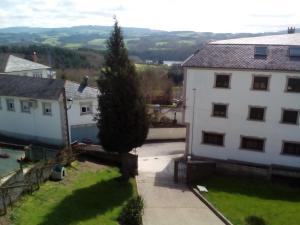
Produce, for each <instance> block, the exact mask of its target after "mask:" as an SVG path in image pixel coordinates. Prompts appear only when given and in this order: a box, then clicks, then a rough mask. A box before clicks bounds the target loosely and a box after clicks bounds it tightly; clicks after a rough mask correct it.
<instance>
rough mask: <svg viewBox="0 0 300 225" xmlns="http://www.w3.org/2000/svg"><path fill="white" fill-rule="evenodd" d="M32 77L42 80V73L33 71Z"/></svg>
mask: <svg viewBox="0 0 300 225" xmlns="http://www.w3.org/2000/svg"><path fill="white" fill-rule="evenodd" d="M32 76H33V77H35V78H43V71H40V70H37V71H33V72H32Z"/></svg>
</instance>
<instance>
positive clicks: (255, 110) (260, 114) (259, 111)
mask: <svg viewBox="0 0 300 225" xmlns="http://www.w3.org/2000/svg"><path fill="white" fill-rule="evenodd" d="M264 115H265V109H264V108H259V107H251V108H250V113H249V119H250V120H264Z"/></svg>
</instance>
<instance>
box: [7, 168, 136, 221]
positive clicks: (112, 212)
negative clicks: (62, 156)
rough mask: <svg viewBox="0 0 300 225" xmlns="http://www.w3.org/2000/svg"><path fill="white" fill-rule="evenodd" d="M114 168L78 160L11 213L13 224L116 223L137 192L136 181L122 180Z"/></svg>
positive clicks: (25, 199)
mask: <svg viewBox="0 0 300 225" xmlns="http://www.w3.org/2000/svg"><path fill="white" fill-rule="evenodd" d="M119 176H120V173H119V170H118V169H117V168H106V169H102V170H95V169H93V170H91V169H87V168H85V167H84V166H82V164H79V163H77V164H76V165H75V166H74V168H72V169H68V176H67V177H66V179H65V180H64V181H62V182H53V181H48V182H46V183H45V184H43V185H42V186H41V188H40V190H38V191H36V192H34V193H33V195H31V196H30V195H28V196H26V197H24V198H23V199H22V200H21V201H19V202H18V203H17V206H16V207H15V209H13V211H12V213H11V216H10V218H11V222H12V224H14V225H61V224H64V225H83V224H84V225H96V224H97V225H98V224H101V225H117V224H118V222H117V218H118V216H119V214H120V213H121V209H122V206H123V205H124V204H125V202H126V201H127V200H129V199H130V198H131V197H132V196H135V195H136V184H135V180H133V179H132V180H130V181H129V182H121V181H119V180H118V178H119Z"/></svg>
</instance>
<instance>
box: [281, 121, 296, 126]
mask: <svg viewBox="0 0 300 225" xmlns="http://www.w3.org/2000/svg"><path fill="white" fill-rule="evenodd" d="M279 123H280V124H284V125H294V126H298V125H299V123H286V122H282V121H280V122H279Z"/></svg>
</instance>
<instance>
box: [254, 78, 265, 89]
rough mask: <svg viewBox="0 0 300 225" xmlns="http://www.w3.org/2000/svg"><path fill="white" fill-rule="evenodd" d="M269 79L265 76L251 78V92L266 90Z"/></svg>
mask: <svg viewBox="0 0 300 225" xmlns="http://www.w3.org/2000/svg"><path fill="white" fill-rule="evenodd" d="M268 87H269V77H267V76H254V77H253V84H252V89H253V90H268Z"/></svg>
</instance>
